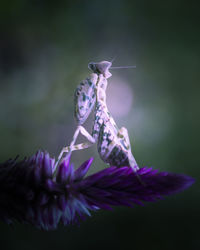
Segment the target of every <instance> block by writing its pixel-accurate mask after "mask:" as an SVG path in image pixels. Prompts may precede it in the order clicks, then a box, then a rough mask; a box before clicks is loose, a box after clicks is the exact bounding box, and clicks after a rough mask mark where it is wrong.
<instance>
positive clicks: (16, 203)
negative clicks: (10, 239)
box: [0, 151, 194, 230]
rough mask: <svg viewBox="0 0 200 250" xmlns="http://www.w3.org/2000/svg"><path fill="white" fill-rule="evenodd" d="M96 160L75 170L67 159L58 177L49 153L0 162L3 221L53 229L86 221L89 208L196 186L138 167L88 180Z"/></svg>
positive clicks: (150, 198) (177, 176) (181, 178)
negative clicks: (87, 174) (60, 224)
mask: <svg viewBox="0 0 200 250" xmlns="http://www.w3.org/2000/svg"><path fill="white" fill-rule="evenodd" d="M92 161H93V158H91V159H89V160H87V161H86V162H84V163H83V164H82V165H81V166H80V167H79V168H78V169H77V170H74V167H73V165H72V164H70V162H69V160H64V161H63V162H62V163H60V165H59V166H58V171H57V173H56V175H55V176H54V170H55V159H53V158H51V157H50V156H49V154H48V153H47V152H42V151H38V152H37V153H36V154H35V155H33V156H32V157H30V158H25V159H24V160H22V161H19V162H17V161H16V159H15V160H8V161H6V162H4V163H2V164H0V219H1V220H3V221H5V222H7V223H12V222H13V221H14V220H17V221H19V222H24V223H30V224H32V225H34V226H36V227H38V228H40V229H44V230H53V229H56V228H57V226H58V224H59V223H63V224H64V225H68V224H71V223H72V224H73V223H76V222H77V221H78V220H80V219H81V220H82V219H85V218H86V217H87V216H90V211H91V210H98V209H111V208H112V207H113V206H133V205H134V204H139V205H142V204H143V202H147V201H148V202H149V201H150V202H152V201H156V200H158V199H160V198H161V197H163V196H164V195H170V194H173V193H176V192H180V191H182V190H184V189H186V188H188V187H189V186H191V185H192V184H193V183H194V179H193V178H191V177H189V176H186V175H183V174H173V173H167V172H160V173H159V172H158V171H157V170H152V169H151V168H147V167H144V168H141V169H139V170H138V171H137V175H136V174H134V173H133V171H132V169H131V168H129V167H121V168H117V167H109V168H106V169H104V170H101V171H99V172H97V173H95V174H93V175H90V176H88V177H85V175H86V173H87V172H88V170H89V168H90V166H91V164H92ZM138 176H139V178H138Z"/></svg>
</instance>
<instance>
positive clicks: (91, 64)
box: [88, 62, 95, 71]
mask: <svg viewBox="0 0 200 250" xmlns="http://www.w3.org/2000/svg"><path fill="white" fill-rule="evenodd" d="M88 68H89V69H90V70H92V71H94V70H95V63H93V62H90V63H89V64H88Z"/></svg>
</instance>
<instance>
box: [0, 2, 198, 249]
mask: <svg viewBox="0 0 200 250" xmlns="http://www.w3.org/2000/svg"><path fill="white" fill-rule="evenodd" d="M198 19H199V7H198V2H197V1H196V2H195V1H189V2H188V1H178V0H174V1H142V0H140V1H134V0H133V1H131V0H130V1H126V0H124V1H123V0H111V1H109V0H107V1H104V0H102V1H97V0H93V1H81V0H80V1H78V0H77V1H76V0H74V1H64V0H63V1H47V0H46V1H39V0H32V1H25V0H18V1H17V0H15V1H14V0H13V1H1V2H0V135H1V140H0V145H1V151H0V161H1V162H2V161H4V160H7V159H8V158H10V157H15V156H16V155H17V154H19V155H20V157H21V158H23V157H24V156H30V155H32V154H34V153H35V152H36V151H37V149H45V150H47V151H49V152H50V153H51V155H52V156H55V157H56V156H58V153H59V151H60V150H61V148H62V147H63V146H66V145H68V144H69V143H70V140H71V138H72V134H73V132H74V130H75V122H74V119H73V94H74V89H75V87H76V86H77V84H78V83H79V82H80V81H81V80H83V79H85V78H86V77H87V76H88V74H89V70H88V68H87V64H88V63H89V62H90V61H101V60H112V58H113V57H115V56H116V59H115V61H114V63H113V64H114V66H119V65H136V66H137V68H136V69H134V70H118V71H113V72H112V73H113V77H112V78H110V79H109V83H110V84H109V86H108V97H107V98H108V105H109V108H110V110H111V112H112V113H113V116H114V118H115V119H116V121H117V123H118V125H119V127H121V126H126V127H127V128H128V130H129V133H130V139H131V142H132V146H133V152H134V155H135V158H136V160H137V161H138V163H139V165H140V166H153V167H155V168H157V169H160V170H166V171H171V172H177V173H185V174H188V175H191V176H193V177H195V178H196V180H197V181H196V184H195V185H193V186H192V187H191V188H190V189H188V190H186V191H185V192H183V193H181V194H178V195H174V196H171V197H168V198H166V199H165V200H162V201H159V202H157V203H155V204H147V205H146V206H145V207H135V208H133V209H130V208H115V209H114V211H113V212H107V211H99V212H97V213H95V214H93V217H92V218H88V220H87V221H86V222H83V223H82V224H81V226H80V227H76V226H72V227H66V228H64V227H62V226H60V227H59V229H58V230H57V231H55V232H42V231H39V230H37V229H34V228H32V227H31V226H27V225H20V224H16V225H14V227H8V226H7V225H4V224H3V223H1V224H0V243H1V247H2V249H20V250H23V249H30V250H32V249H38V250H39V249H43V250H46V249H48V250H49V249H100V248H101V249H102V248H104V249H106V248H111V249H112V248H113V249H114V248H117V247H118V248H119V249H154V250H157V249H162V250H165V249H166V250H168V249H192V250H193V249H194V250H196V249H200V239H199V228H200V225H199V222H200V219H199V214H200V211H199V209H200V203H199V194H200V192H199V184H198V178H199V173H200V170H199V169H200V168H199V133H198V132H199V125H200V118H199V106H200V103H199V90H200V87H199V86H200V85H199V79H200V78H199V59H200V53H199V52H200V50H199V49H200V32H199V22H198V21H199V20H198ZM115 84H116V85H115ZM123 86H124V91H123ZM115 90H116V91H115ZM127 100H129V101H127ZM126 107H127V109H126ZM120 108H122V111H121V113H120V112H117V111H119V110H120ZM123 108H125V109H123ZM91 122H92V118H90V119H89V121H88V122H87V124H86V127H87V128H88V129H90V128H91ZM81 139H83V138H80V141H81ZM91 156H94V157H95V160H94V163H93V166H92V169H91V173H93V172H96V171H98V170H100V169H103V168H104V167H105V164H104V163H102V162H101V160H100V159H99V157H98V154H97V150H96V147H95V146H94V147H93V148H91V149H88V150H85V151H82V152H76V153H74V154H73V161H74V163H75V166H76V167H78V165H79V164H80V163H81V162H83V161H84V160H86V159H88V158H89V157H91Z"/></svg>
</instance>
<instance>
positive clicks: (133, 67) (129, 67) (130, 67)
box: [110, 66, 136, 69]
mask: <svg viewBox="0 0 200 250" xmlns="http://www.w3.org/2000/svg"><path fill="white" fill-rule="evenodd" d="M135 68H136V66H119V67H110V69H135Z"/></svg>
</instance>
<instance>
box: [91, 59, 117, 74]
mask: <svg viewBox="0 0 200 250" xmlns="http://www.w3.org/2000/svg"><path fill="white" fill-rule="evenodd" d="M111 66H112V63H111V62H108V61H102V62H99V63H95V62H90V63H89V64H88V68H89V69H90V70H92V71H93V72H94V73H96V74H97V75H100V74H102V75H103V76H104V77H105V78H109V77H111V76H112V74H111V73H110V72H109V69H110V67H111Z"/></svg>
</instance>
